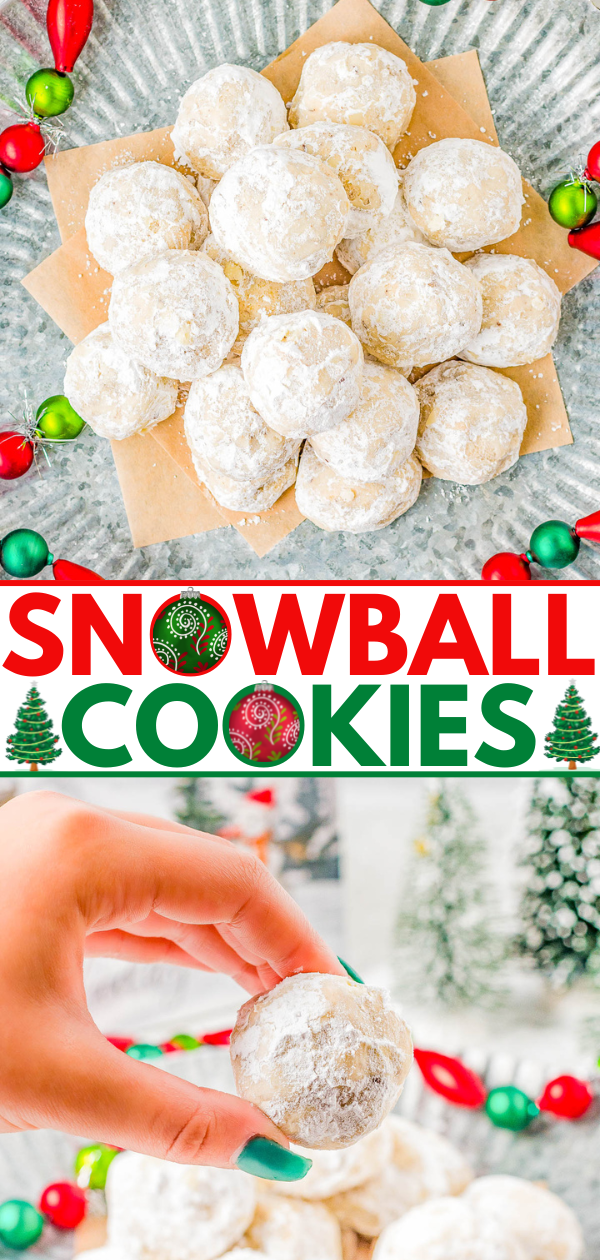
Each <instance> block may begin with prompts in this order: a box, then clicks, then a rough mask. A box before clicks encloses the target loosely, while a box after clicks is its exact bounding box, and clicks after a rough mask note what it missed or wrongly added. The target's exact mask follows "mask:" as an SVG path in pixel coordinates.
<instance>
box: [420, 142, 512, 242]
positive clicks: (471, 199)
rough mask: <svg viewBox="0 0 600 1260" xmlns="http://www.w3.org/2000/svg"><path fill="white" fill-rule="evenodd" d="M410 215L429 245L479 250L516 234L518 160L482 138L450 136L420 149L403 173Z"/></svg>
mask: <svg viewBox="0 0 600 1260" xmlns="http://www.w3.org/2000/svg"><path fill="white" fill-rule="evenodd" d="M404 192H405V195H406V204H407V206H408V209H409V212H410V214H411V216H412V218H413V219H414V221H415V223H416V225H417V227H418V228H420V230H421V232H423V234H424V235H425V236H426V237H427V239H428V240H429V241H431V244H432V245H442V246H445V247H446V248H447V249H452V250H469V249H481V248H482V247H483V246H484V245H493V244H495V243H496V242H497V241H503V240H505V239H506V237H508V236H512V234H513V232H516V231H517V228H518V227H519V224H520V222H521V207H522V205H523V204H524V201H525V198H524V196H523V181H522V179H521V173H520V171H519V168H518V166H517V164H516V162H513V159H512V158H511V157H509V155H508V153H504V151H503V150H502V149H498V148H496V146H495V145H490V144H487V143H486V142H485V141H483V140H461V139H456V138H454V137H449V138H447V139H445V140H438V141H437V143H436V144H430V145H428V146H427V147H426V148H424V149H420V150H419V152H418V153H417V154H416V156H415V157H414V158H413V159H412V161H411V162H410V163H409V165H408V166H407V167H406V170H405V171H404Z"/></svg>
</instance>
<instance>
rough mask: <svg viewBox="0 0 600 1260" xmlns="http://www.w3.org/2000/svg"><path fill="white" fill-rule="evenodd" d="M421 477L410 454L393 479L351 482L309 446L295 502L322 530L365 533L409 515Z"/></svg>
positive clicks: (305, 454) (304, 458)
mask: <svg viewBox="0 0 600 1260" xmlns="http://www.w3.org/2000/svg"><path fill="white" fill-rule="evenodd" d="M422 476H423V469H422V468H421V465H420V463H419V461H418V459H415V458H414V456H412V455H411V456H410V458H409V459H407V461H406V463H405V464H402V465H401V467H400V468H399V469H398V470H397V472H395V473H394V474H393V475H392V476H391V477H386V478H382V479H381V480H379V481H369V482H360V481H357V480H356V479H353V480H350V479H349V478H346V477H342V476H341V475H340V473H338V472H336V471H335V469H334V468H332V467H331V465H330V464H325V463H323V461H322V460H320V459H319V457H318V455H316V454H315V452H314V450H313V449H312V446H311V445H310V444H308V443H307V445H306V446H305V447H304V450H303V452H302V456H301V458H300V467H299V469H298V480H297V482H296V503H297V504H298V507H299V508H300V511H301V512H302V514H303V516H307V517H308V519H309V521H313V523H314V524H315V525H318V526H319V528H320V529H326V530H329V531H330V532H331V531H333V530H336V529H343V530H347V531H348V532H349V533H351V534H363V533H367V531H369V530H372V529H383V528H384V526H385V525H390V524H391V523H392V521H395V520H396V518H397V517H398V516H402V515H403V514H404V512H408V509H409V508H411V507H412V505H413V503H415V502H416V500H417V498H418V497H419V490H420V489H421V479H422Z"/></svg>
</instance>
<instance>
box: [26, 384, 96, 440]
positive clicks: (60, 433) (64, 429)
mask: <svg viewBox="0 0 600 1260" xmlns="http://www.w3.org/2000/svg"><path fill="white" fill-rule="evenodd" d="M84 425H85V420H82V419H81V416H78V415H77V412H76V411H74V410H73V408H72V406H71V404H70V402H69V400H68V398H65V396H64V394H52V395H51V397H50V398H45V399H44V401H43V403H40V405H39V407H38V409H37V411H36V413H35V426H36V431H37V433H39V434H40V437H43V438H45V439H46V441H47V442H72V441H73V439H74V438H76V437H79V434H80V433H81V430H82V429H83V427H84Z"/></svg>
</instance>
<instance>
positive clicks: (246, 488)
mask: <svg viewBox="0 0 600 1260" xmlns="http://www.w3.org/2000/svg"><path fill="white" fill-rule="evenodd" d="M192 462H193V465H194V468H195V469H196V472H197V474H198V477H199V479H200V481H201V482H202V483H203V485H205V486H206V488H207V489H208V490H210V493H211V494H212V496H213V498H214V499H216V501H217V503H220V504H221V507H225V508H229V510H230V511H231V512H266V511H268V509H269V508H272V507H273V505H274V504H275V503H276V502H277V500H278V499H280V498H281V495H282V494H283V492H284V490H288V489H289V487H290V486H293V484H294V482H295V480H296V471H297V468H298V456H297V454H296V455H293V456H292V458H291V459H288V461H287V463H286V464H284V465H283V468H279V469H278V470H277V472H275V473H274V474H273V475H272V476H271V477H265V478H263V479H262V480H260V481H237V480H235V478H233V477H228V476H226V474H225V473H217V472H215V471H214V469H212V468H211V467H210V465H209V464H207V462H206V460H204V459H202V458H201V457H200V456H199V455H196V454H194V452H192Z"/></svg>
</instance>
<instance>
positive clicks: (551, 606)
mask: <svg viewBox="0 0 600 1260" xmlns="http://www.w3.org/2000/svg"><path fill="white" fill-rule="evenodd" d="M567 651H568V649H567V597H566V595H549V596H548V673H549V674H594V673H595V672H596V668H595V663H594V661H593V659H590V657H589V656H573V657H570V658H569V657H568V656H567Z"/></svg>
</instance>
